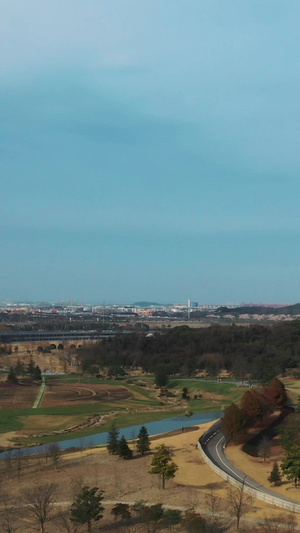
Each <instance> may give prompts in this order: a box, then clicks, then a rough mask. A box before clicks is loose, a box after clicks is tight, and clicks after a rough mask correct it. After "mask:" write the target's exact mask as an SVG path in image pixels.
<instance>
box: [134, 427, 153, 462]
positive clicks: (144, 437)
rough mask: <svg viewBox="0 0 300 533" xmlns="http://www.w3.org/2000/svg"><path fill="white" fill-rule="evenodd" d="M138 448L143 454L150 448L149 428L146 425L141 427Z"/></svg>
mask: <svg viewBox="0 0 300 533" xmlns="http://www.w3.org/2000/svg"><path fill="white" fill-rule="evenodd" d="M136 449H137V451H138V452H139V453H141V454H142V455H145V453H147V452H149V450H150V440H149V435H148V431H147V428H146V427H145V426H142V427H141V429H140V432H139V434H138V440H137V443H136Z"/></svg>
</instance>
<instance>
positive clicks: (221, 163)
mask: <svg viewBox="0 0 300 533" xmlns="http://www.w3.org/2000/svg"><path fill="white" fill-rule="evenodd" d="M299 19H300V3H299V2H295V1H291V2H286V1H285V0H272V1H271V0H265V1H264V2H261V1H259V0H251V1H250V0H244V1H243V2H240V1H238V0H232V1H231V2H216V1H215V0H190V1H189V2H188V4H186V3H183V2H174V1H173V0H164V1H163V2H160V1H158V0H144V1H143V2H141V1H140V0H101V2H99V1H98V0H85V1H83V0H72V1H71V0H64V2H59V1H58V0H52V1H51V2H40V1H39V0H32V1H31V2H30V3H27V2H24V1H21V0H15V1H14V2H9V1H8V0H3V1H2V3H1V28H2V31H1V37H0V39H1V41H0V42H1V46H0V58H1V80H0V95H1V98H0V113H1V121H0V136H1V158H0V172H1V232H0V246H1V252H2V261H1V267H0V280H1V283H0V299H5V298H6V299H12V300H23V301H25V300H31V301H42V300H48V301H58V300H64V301H68V300H71V299H76V300H78V301H83V302H89V301H90V302H101V301H103V300H105V301H108V302H112V303H113V302H120V301H121V302H134V301H140V300H153V301H161V302H169V301H179V302H180V301H186V300H187V298H191V300H192V301H194V300H195V301H198V302H208V303H219V302H232V301H233V302H247V301H248V302H297V301H299V300H300V295H299V294H298V292H299V291H298V287H300V269H299V263H300V247H299V245H298V242H299V232H300V219H299V216H298V212H299V206H298V204H299V200H298V199H299V195H300V194H299V193H300V180H299V175H300V172H299V171H300V159H299V152H300V146H299V143H300V140H299V109H300V106H299V100H300V90H299V88H300V71H299V69H298V68H297V65H298V62H299V58H298V48H299V46H298V45H299V40H300V37H299V27H298V26H299V25H298V21H299Z"/></svg>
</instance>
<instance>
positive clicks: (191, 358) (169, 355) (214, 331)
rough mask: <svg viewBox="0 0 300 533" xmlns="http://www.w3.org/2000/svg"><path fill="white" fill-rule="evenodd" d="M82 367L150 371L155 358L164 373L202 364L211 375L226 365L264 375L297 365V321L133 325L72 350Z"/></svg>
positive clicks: (238, 372) (299, 327) (299, 345)
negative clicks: (151, 328)
mask: <svg viewBox="0 0 300 533" xmlns="http://www.w3.org/2000/svg"><path fill="white" fill-rule="evenodd" d="M78 358H79V360H80V361H81V365H82V369H83V371H88V370H89V368H90V367H91V366H92V365H97V366H98V367H99V368H102V367H110V366H116V367H121V368H132V367H142V368H143V369H144V370H145V371H147V372H154V371H155V369H156V367H157V365H158V364H163V365H165V366H166V367H167V370H168V374H175V373H181V374H183V375H192V374H193V373H195V372H196V371H201V370H206V371H207V372H208V373H209V374H210V375H212V376H215V375H217V374H218V373H219V372H220V370H223V369H226V370H228V371H230V372H232V373H233V375H234V376H236V377H238V378H242V379H243V378H245V376H247V375H251V376H252V378H253V379H258V380H263V381H269V380H271V379H272V378H273V377H275V376H276V375H278V374H281V373H283V372H284V371H285V370H286V369H287V368H297V367H298V366H299V368H300V321H292V322H289V323H280V324H277V325H273V326H262V325H251V326H249V327H241V326H236V325H231V326H219V325H212V326H210V327H208V328H189V327H188V326H178V327H174V328H171V329H170V330H166V331H160V332H155V333H154V334H153V335H152V336H149V335H145V332H141V331H140V332H138V331H135V332H133V333H130V334H128V333H127V334H126V335H118V336H116V337H114V338H109V339H103V340H102V341H101V342H98V343H95V344H93V345H89V346H83V347H81V348H80V349H79V350H78Z"/></svg>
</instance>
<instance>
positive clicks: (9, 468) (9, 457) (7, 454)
mask: <svg viewBox="0 0 300 533" xmlns="http://www.w3.org/2000/svg"><path fill="white" fill-rule="evenodd" d="M12 455H13V450H12V448H11V447H9V448H8V449H7V450H6V452H5V456H4V457H5V466H6V470H7V472H8V474H9V476H10V477H11V475H12V467H13V465H12Z"/></svg>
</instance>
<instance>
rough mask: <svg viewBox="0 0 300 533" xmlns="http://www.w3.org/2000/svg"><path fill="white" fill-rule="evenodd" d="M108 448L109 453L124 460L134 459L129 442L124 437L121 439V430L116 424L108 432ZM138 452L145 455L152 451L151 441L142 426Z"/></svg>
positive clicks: (138, 440)
mask: <svg viewBox="0 0 300 533" xmlns="http://www.w3.org/2000/svg"><path fill="white" fill-rule="evenodd" d="M106 448H107V450H108V453H110V454H112V455H118V456H119V457H122V459H132V457H133V451H132V450H131V449H130V448H129V446H128V442H127V440H126V439H125V437H124V435H123V436H122V437H121V438H119V430H118V429H117V428H116V426H115V424H114V423H112V426H111V429H110V431H109V432H108V437H107V445H106ZM136 450H137V452H138V453H140V454H141V455H145V454H146V453H148V452H149V451H150V439H149V435H148V431H147V428H146V427H145V426H142V427H141V429H140V431H139V434H138V438H137V441H136Z"/></svg>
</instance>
